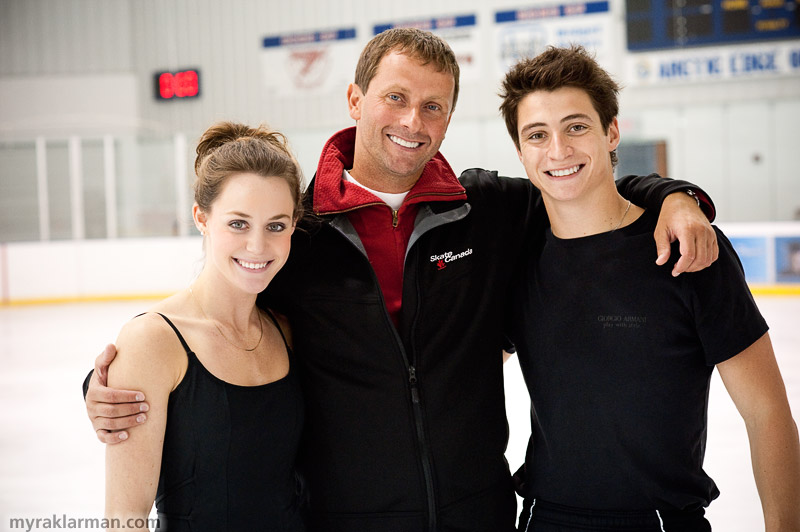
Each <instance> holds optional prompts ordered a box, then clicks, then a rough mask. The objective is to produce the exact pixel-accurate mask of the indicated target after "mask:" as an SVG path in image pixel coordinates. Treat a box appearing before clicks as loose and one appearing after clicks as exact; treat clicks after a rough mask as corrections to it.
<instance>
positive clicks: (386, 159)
mask: <svg viewBox="0 0 800 532" xmlns="http://www.w3.org/2000/svg"><path fill="white" fill-rule="evenodd" d="M454 87H455V81H454V79H453V76H452V75H451V74H449V73H447V72H439V71H437V69H436V66H435V65H434V64H432V63H429V64H427V65H423V64H421V63H420V62H419V61H418V60H416V59H414V58H413V57H409V56H408V55H405V54H402V53H399V52H390V53H388V54H387V55H386V56H385V57H383V59H381V62H380V63H379V64H378V70H377V73H376V74H375V76H374V77H373V78H372V80H371V81H370V82H369V88H368V89H367V92H366V93H365V92H363V91H362V90H361V88H360V87H358V86H357V85H355V84H351V85H350V87H349V89H348V93H347V95H348V104H349V108H350V116H351V117H352V118H353V119H355V120H356V121H357V123H356V146H355V155H354V162H353V172H352V173H353V177H354V178H355V179H356V180H357V181H359V182H360V183H362V184H364V185H366V186H369V187H370V188H375V189H377V190H381V191H383V192H404V191H406V190H409V189H410V188H411V187H412V186H413V185H414V183H416V181H417V179H419V176H420V175H421V174H422V170H423V168H424V167H425V164H426V163H427V162H428V161H429V160H430V159H431V158H432V157H433V156H434V155H436V152H437V151H439V146H440V145H441V144H442V141H443V140H444V135H445V132H446V131H447V126H448V125H449V123H450V115H451V110H452V104H453V91H454Z"/></svg>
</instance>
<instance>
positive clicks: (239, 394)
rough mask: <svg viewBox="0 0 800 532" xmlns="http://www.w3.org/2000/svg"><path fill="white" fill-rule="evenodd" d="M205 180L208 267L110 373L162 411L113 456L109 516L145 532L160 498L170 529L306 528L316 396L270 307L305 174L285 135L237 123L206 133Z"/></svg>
mask: <svg viewBox="0 0 800 532" xmlns="http://www.w3.org/2000/svg"><path fill="white" fill-rule="evenodd" d="M195 171H196V174H197V179H196V181H195V184H194V192H195V204H194V207H193V209H192V215H193V218H194V223H195V225H196V226H197V228H198V230H199V231H200V233H201V234H202V235H203V237H204V242H203V244H204V249H205V251H206V261H205V265H204V267H203V270H202V272H201V273H200V275H199V276H198V277H197V279H196V280H195V281H194V283H192V285H191V286H189V288H187V289H186V290H184V291H182V292H180V293H178V294H176V295H174V296H172V297H170V298H168V299H166V300H164V301H161V302H160V303H158V304H157V305H155V306H154V307H153V308H152V309H151V310H150V312H148V313H146V314H144V315H141V316H139V317H137V318H136V319H133V320H131V321H130V322H129V323H128V324H126V325H125V327H123V329H122V331H121V332H120V335H119V338H118V340H117V349H118V354H117V357H116V359H115V360H114V362H113V364H112V365H111V367H110V368H109V375H108V381H109V385H110V386H116V387H123V388H133V389H137V390H142V391H143V392H144V393H145V396H146V397H147V398H148V401H150V412H149V414H148V415H149V420H148V423H146V424H144V425H142V426H141V427H140V428H139V429H138V430H137V431H136V432H135V433H133V434H132V437H131V438H130V441H129V442H127V443H126V445H124V446H123V445H116V446H115V445H109V446H108V447H107V449H106V514H107V518H109V519H113V518H116V519H119V522H117V523H113V522H112V525H114V526H119V527H120V528H124V529H126V530H130V528H131V527H132V526H139V527H143V526H144V524H145V522H146V518H147V516H148V514H149V511H150V508H151V507H152V504H153V501H154V500H155V502H156V507H157V509H158V514H159V525H158V530H170V531H173V530H210V531H211V530H213V531H222V530H281V531H292V532H295V531H301V530H304V527H303V523H302V519H301V517H300V512H299V498H300V496H299V493H298V491H299V490H298V489H297V482H296V480H295V474H294V460H295V455H296V451H297V442H298V439H299V436H300V431H301V428H302V422H303V407H302V397H301V394H300V390H299V387H298V383H297V380H296V376H295V375H294V371H293V369H292V365H291V363H290V358H291V356H290V349H289V345H288V342H287V337H286V335H288V327H287V326H286V323H285V321H284V320H282V319H280V318H278V317H276V316H274V315H272V314H271V313H270V312H269V311H261V310H259V309H258V307H257V306H256V296H257V295H258V293H259V292H261V291H262V290H264V289H265V288H266V287H267V285H268V284H269V282H270V281H271V280H272V278H273V277H274V276H275V274H276V273H277V272H278V270H280V268H281V267H282V266H283V264H284V263H285V262H286V259H287V257H288V255H289V248H290V239H291V235H292V232H293V231H294V228H295V223H296V221H297V219H298V218H299V217H300V215H301V209H302V207H301V203H300V201H301V193H300V181H301V172H300V169H299V167H298V165H297V162H296V161H295V160H294V158H293V157H292V155H291V154H290V152H289V150H288V147H287V145H286V141H285V138H284V137H283V136H282V135H281V134H280V133H276V132H271V131H268V130H266V129H264V128H257V129H253V128H249V127H247V126H243V125H238V124H231V123H220V124H217V125H214V126H212V127H211V128H209V129H208V130H207V131H206V132H205V133H204V134H203V137H202V138H201V140H200V143H199V145H198V147H197V159H196V161H195ZM130 519H133V521H129V520H130ZM112 528H113V527H112ZM142 530H146V528H142Z"/></svg>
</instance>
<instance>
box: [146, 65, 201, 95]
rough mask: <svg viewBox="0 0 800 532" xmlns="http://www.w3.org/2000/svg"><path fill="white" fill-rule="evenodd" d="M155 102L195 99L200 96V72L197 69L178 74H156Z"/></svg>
mask: <svg viewBox="0 0 800 532" xmlns="http://www.w3.org/2000/svg"><path fill="white" fill-rule="evenodd" d="M155 85H156V100H176V99H182V98H196V97H197V96H199V95H200V72H199V71H198V70H197V69H191V70H182V71H180V72H156V75H155Z"/></svg>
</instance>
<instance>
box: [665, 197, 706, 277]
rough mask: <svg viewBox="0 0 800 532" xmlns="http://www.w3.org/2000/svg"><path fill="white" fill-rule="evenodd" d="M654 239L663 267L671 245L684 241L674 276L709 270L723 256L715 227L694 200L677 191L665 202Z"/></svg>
mask: <svg viewBox="0 0 800 532" xmlns="http://www.w3.org/2000/svg"><path fill="white" fill-rule="evenodd" d="M654 238H655V240H656V247H657V249H658V258H657V259H656V264H658V265H659V266H661V265H662V264H664V263H666V262H667V259H669V255H670V243H672V242H674V241H675V239H677V240H678V241H679V242H680V244H681V247H680V251H681V256H680V259H678V262H676V263H675V267H674V268H672V275H673V276H674V277H677V276H678V275H680V274H682V273H683V272H697V271H700V270H702V269H704V268H708V267H709V266H710V265H711V263H712V262H714V261H715V260H717V257H718V256H719V246H718V244H717V234H716V233H715V232H714V228H713V227H711V223H709V221H708V219H707V218H706V215H705V214H703V211H702V210H701V209H700V207H698V206H697V202H696V201H695V200H694V198H692V197H691V196H689V195H688V194H686V193H684V192H675V193H674V194H670V195H669V196H667V199H665V200H664V205H663V206H662V208H661V215H660V216H659V217H658V224H656V232H655V235H654Z"/></svg>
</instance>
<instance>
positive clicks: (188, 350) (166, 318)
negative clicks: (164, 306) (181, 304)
mask: <svg viewBox="0 0 800 532" xmlns="http://www.w3.org/2000/svg"><path fill="white" fill-rule="evenodd" d="M144 314H147V313H146V312H142V313H141V314H137V315H136V316H134V318H138V317H139V316H142V315H144ZM156 314H158V315H159V316H161V317H162V318H164V321H166V322H167V324H168V325H169V326H170V327H172V330H173V331H175V334H177V335H178V340H180V341H181V345H182V346H183V349H184V350H185V351H186V354H187V355H188V354H190V353H191V352H192V350H191V349H189V344H187V343H186V340H184V339H183V335H182V334H181V332H180V331H179V330H178V328H177V327H175V324H174V323H172V322H171V321H170V320H169V318H168V317H166V316H164V315H163V314H161V313H160V312H156Z"/></svg>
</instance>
